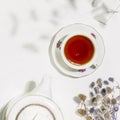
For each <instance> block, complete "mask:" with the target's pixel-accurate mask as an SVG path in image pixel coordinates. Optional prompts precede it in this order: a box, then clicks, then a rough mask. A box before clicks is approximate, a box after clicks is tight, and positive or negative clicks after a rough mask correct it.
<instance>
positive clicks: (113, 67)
mask: <svg viewBox="0 0 120 120" xmlns="http://www.w3.org/2000/svg"><path fill="white" fill-rule="evenodd" d="M76 3H77V4H75V6H72V5H70V4H69V2H68V0H66V1H64V0H3V1H2V0H1V1H0V108H2V107H3V106H4V105H5V104H6V103H7V102H8V101H9V100H10V99H11V98H13V97H15V96H19V95H20V94H22V93H23V91H24V85H25V83H26V82H27V81H29V80H35V81H36V82H40V81H41V78H42V76H43V75H44V74H48V75H51V76H52V78H53V79H52V96H53V100H54V101H55V102H56V103H57V104H58V105H59V107H60V108H61V110H62V112H63V115H64V118H65V120H73V119H74V120H79V119H80V118H79V117H78V116H77V115H76V114H75V110H76V107H77V104H76V103H75V101H74V100H73V98H74V97H75V96H77V95H78V94H79V93H81V92H84V93H88V85H89V83H90V82H91V81H94V80H96V79H97V78H99V77H100V78H103V79H107V78H108V77H110V76H112V77H114V78H115V79H116V80H118V81H119V80H120V32H119V31H120V13H116V14H115V15H114V17H113V18H112V19H111V20H110V21H109V22H108V24H107V25H105V26H104V25H101V24H100V23H98V22H97V21H96V20H95V19H94V18H93V16H92V13H91V11H92V6H91V4H90V1H89V0H81V1H79V0H76ZM52 11H55V12H54V13H53V12H52ZM56 11H57V12H58V14H56ZM54 16H57V18H54ZM72 23H84V24H88V25H91V26H93V27H94V28H95V29H96V30H97V31H98V32H99V33H100V34H101V35H102V37H103V39H104V44H105V57H104V60H103V63H102V65H101V66H100V67H99V68H98V69H97V70H96V71H95V72H94V73H93V74H91V75H89V76H87V77H83V78H70V77H66V76H64V75H62V74H61V73H59V72H58V71H57V70H56V69H55V68H54V67H53V66H52V64H51V62H50V59H49V55H48V47H49V44H50V42H51V38H52V36H53V35H54V34H55V33H56V32H57V30H59V29H60V28H61V27H63V26H65V25H68V24H72Z"/></svg>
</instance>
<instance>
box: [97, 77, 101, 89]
mask: <svg viewBox="0 0 120 120" xmlns="http://www.w3.org/2000/svg"><path fill="white" fill-rule="evenodd" d="M96 83H97V85H98V87H99V88H101V87H102V79H100V78H99V79H98V80H97V81H96Z"/></svg>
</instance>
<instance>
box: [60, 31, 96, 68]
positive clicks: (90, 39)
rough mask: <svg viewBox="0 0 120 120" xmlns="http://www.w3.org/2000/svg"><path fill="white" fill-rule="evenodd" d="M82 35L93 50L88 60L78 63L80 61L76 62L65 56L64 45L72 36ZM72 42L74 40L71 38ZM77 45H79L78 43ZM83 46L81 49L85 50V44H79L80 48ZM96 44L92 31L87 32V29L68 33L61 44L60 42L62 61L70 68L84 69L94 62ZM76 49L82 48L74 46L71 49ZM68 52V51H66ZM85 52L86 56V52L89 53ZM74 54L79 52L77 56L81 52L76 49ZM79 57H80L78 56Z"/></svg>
mask: <svg viewBox="0 0 120 120" xmlns="http://www.w3.org/2000/svg"><path fill="white" fill-rule="evenodd" d="M76 36H77V37H78V38H79V37H83V38H86V41H88V42H89V43H90V44H91V45H92V47H93V48H94V50H93V53H92V55H91V57H90V59H89V60H88V61H86V62H84V63H82V64H80V63H77V62H75V61H74V60H73V61H72V60H70V59H68V58H67V56H66V53H65V47H66V45H67V43H68V42H69V41H70V40H71V39H72V38H74V37H76ZM72 42H73V43H72V44H74V40H72ZM79 44H81V43H79ZM78 46H80V45H78ZM82 47H83V49H84V50H86V49H88V48H87V46H85V45H84V44H83V46H81V48H82ZM97 48H98V45H97V41H96V40H95V38H94V33H92V34H89V32H87V31H84V30H83V31H82V32H80V33H79V32H75V33H73V32H72V33H69V34H68V35H67V36H66V37H65V39H64V40H63V42H62V44H61V57H62V59H63V61H64V63H65V64H66V65H67V66H69V67H70V68H73V69H76V70H79V69H86V68H88V67H89V66H90V65H92V64H94V63H95V61H96V58H97V54H98V49H97ZM75 49H76V50H77V49H79V50H82V49H80V48H74V49H73V50H75ZM68 52H69V51H68ZM87 52H89V51H87ZM87 52H86V57H87V54H89V53H87ZM76 54H79V56H80V54H82V53H81V52H80V51H78V53H76ZM79 58H80V57H79Z"/></svg>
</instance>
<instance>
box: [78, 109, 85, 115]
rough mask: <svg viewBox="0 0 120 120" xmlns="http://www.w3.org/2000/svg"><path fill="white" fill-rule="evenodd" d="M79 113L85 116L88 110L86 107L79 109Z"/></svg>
mask: <svg viewBox="0 0 120 120" xmlns="http://www.w3.org/2000/svg"><path fill="white" fill-rule="evenodd" d="M78 113H79V114H80V115H81V116H85V115H86V113H87V112H86V110H85V109H78Z"/></svg>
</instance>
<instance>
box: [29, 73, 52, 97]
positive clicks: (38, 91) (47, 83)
mask: <svg viewBox="0 0 120 120" xmlns="http://www.w3.org/2000/svg"><path fill="white" fill-rule="evenodd" d="M30 94H34V95H43V96H46V97H49V98H51V97H52V96H51V77H50V76H47V75H46V76H43V78H42V80H41V83H40V84H38V85H37V86H36V88H34V89H33V90H32V91H31V92H30Z"/></svg>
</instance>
